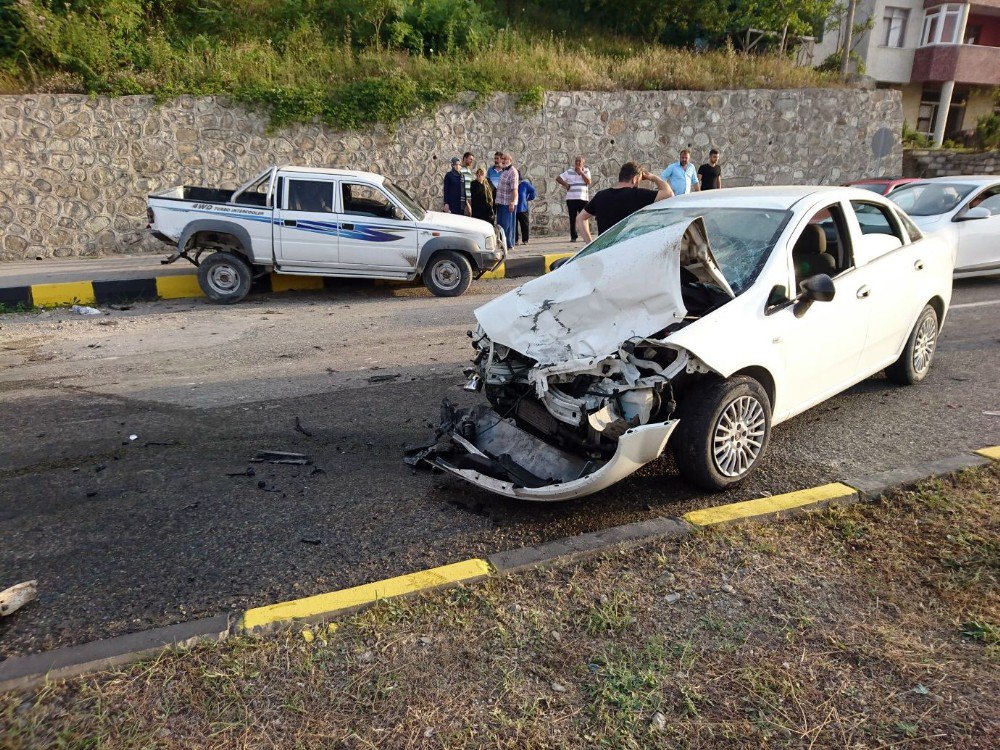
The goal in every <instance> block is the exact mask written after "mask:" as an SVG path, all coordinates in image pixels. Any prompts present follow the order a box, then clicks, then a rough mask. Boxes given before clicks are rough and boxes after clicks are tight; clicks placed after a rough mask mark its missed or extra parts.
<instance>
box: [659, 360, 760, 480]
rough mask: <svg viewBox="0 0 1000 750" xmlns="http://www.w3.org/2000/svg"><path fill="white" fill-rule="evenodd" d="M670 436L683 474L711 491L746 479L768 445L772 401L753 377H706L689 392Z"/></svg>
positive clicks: (685, 477)
mask: <svg viewBox="0 0 1000 750" xmlns="http://www.w3.org/2000/svg"><path fill="white" fill-rule="evenodd" d="M677 418H678V419H679V420H680V424H679V425H677V431H676V432H675V433H674V435H673V437H672V438H671V440H670V443H671V447H672V450H673V453H674V459H675V460H676V462H677V468H678V470H679V471H680V473H681V476H682V477H683V478H684V479H685V480H687V481H688V482H690V483H691V484H694V485H697V486H698V487H701V488H702V489H706V490H725V489H728V488H729V487H733V486H735V485H737V484H739V483H740V482H742V481H743V480H744V479H746V478H747V477H748V476H750V474H751V473H752V472H753V470H754V469H755V468H756V467H757V464H758V463H759V462H760V458H761V456H763V455H764V451H765V450H767V442H768V439H769V438H770V436H771V402H770V399H768V397H767V391H765V390H764V387H763V386H762V385H761V384H760V383H758V382H757V381H756V380H754V379H753V378H751V377H747V376H745V375H739V376H737V377H734V378H730V379H728V380H719V379H712V380H706V381H705V382H703V383H699V384H697V385H695V386H693V387H692V388H691V389H690V390H688V392H687V393H685V394H684V396H683V400H682V401H681V408H680V409H679V410H678V414H677Z"/></svg>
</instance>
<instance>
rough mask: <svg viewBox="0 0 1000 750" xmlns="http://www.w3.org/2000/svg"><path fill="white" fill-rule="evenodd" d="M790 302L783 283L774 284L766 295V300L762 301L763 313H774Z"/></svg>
mask: <svg viewBox="0 0 1000 750" xmlns="http://www.w3.org/2000/svg"><path fill="white" fill-rule="evenodd" d="M790 304H792V301H791V300H790V299H788V290H787V289H786V288H785V286H784V284H775V285H774V286H773V287H772V288H771V293H770V294H768V295H767V302H765V303H764V314H765V315H770V314H771V313H776V312H778V310H782V309H784V308H785V307H787V306H788V305H790Z"/></svg>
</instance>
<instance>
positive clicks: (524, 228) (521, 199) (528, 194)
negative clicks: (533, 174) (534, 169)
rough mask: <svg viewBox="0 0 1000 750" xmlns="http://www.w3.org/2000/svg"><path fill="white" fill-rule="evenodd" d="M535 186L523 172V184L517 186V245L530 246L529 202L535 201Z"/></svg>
mask: <svg viewBox="0 0 1000 750" xmlns="http://www.w3.org/2000/svg"><path fill="white" fill-rule="evenodd" d="M536 195H537V193H536V192H535V186H534V185H532V184H531V180H530V179H529V178H528V176H527V175H525V174H524V173H523V172H522V173H521V182H520V183H519V184H518V186H517V217H516V218H517V237H516V238H515V243H514V244H515V245H516V244H522V245H527V244H528V236H529V234H530V227H529V226H528V224H529V223H530V222H529V221H528V220H529V218H530V216H531V214H530V207H529V206H528V202H529V201H533V200H535V196H536Z"/></svg>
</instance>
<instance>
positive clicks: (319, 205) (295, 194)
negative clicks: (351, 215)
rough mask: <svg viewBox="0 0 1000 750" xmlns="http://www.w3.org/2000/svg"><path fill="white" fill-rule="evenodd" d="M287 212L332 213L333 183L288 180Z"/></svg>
mask: <svg viewBox="0 0 1000 750" xmlns="http://www.w3.org/2000/svg"><path fill="white" fill-rule="evenodd" d="M288 210H289V211H308V212H310V213H324V214H329V213H333V183H332V182H319V181H318V180H289V181H288Z"/></svg>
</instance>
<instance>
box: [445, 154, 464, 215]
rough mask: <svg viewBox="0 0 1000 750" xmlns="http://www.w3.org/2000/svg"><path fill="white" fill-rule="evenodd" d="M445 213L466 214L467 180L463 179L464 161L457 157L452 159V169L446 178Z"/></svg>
mask: <svg viewBox="0 0 1000 750" xmlns="http://www.w3.org/2000/svg"><path fill="white" fill-rule="evenodd" d="M442 210H443V211H445V213H452V214H458V215H459V216H461V215H462V214H464V213H465V180H464V179H463V178H462V160H461V159H459V158H458V157H457V156H453V157H452V158H451V169H449V170H448V173H447V174H446V175H445V176H444V208H443V209H442Z"/></svg>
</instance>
